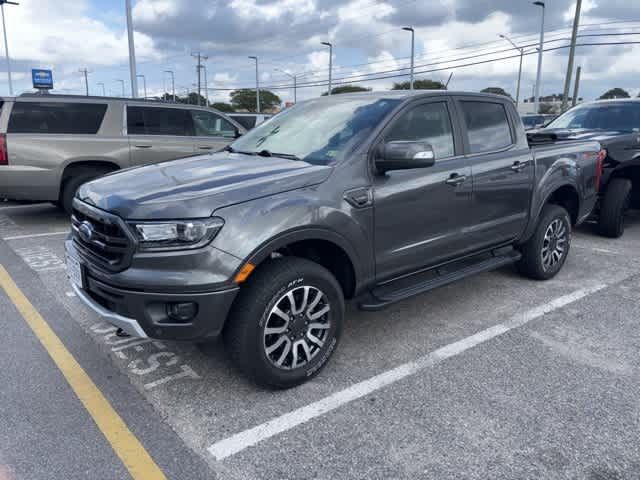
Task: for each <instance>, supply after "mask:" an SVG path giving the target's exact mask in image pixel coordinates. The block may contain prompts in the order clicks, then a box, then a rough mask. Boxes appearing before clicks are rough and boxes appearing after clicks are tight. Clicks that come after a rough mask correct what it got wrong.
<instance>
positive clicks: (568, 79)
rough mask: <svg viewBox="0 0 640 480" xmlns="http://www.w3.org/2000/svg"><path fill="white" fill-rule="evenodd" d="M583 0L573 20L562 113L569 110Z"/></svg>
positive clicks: (578, 2)
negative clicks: (568, 103)
mask: <svg viewBox="0 0 640 480" xmlns="http://www.w3.org/2000/svg"><path fill="white" fill-rule="evenodd" d="M581 7H582V0H577V1H576V15H575V17H574V18H573V32H571V48H570V49H569V63H568V65H567V76H566V77H565V79H564V95H562V106H561V107H560V113H563V112H564V111H565V110H566V109H567V102H568V100H569V99H568V97H569V88H571V74H572V73H573V59H574V56H575V53H576V39H577V37H578V25H579V24H580V8H581Z"/></svg>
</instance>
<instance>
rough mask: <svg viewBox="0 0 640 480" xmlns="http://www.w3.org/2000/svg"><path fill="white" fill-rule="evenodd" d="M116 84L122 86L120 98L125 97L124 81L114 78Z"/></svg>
mask: <svg viewBox="0 0 640 480" xmlns="http://www.w3.org/2000/svg"><path fill="white" fill-rule="evenodd" d="M116 82H120V85H122V97H123V98H124V97H126V94H125V93H124V80H121V79H119V78H116Z"/></svg>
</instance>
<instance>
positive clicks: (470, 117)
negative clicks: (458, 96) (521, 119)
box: [460, 100, 513, 154]
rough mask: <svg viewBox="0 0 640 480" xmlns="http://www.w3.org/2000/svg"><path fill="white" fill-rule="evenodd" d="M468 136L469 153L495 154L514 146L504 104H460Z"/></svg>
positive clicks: (468, 102)
mask: <svg viewBox="0 0 640 480" xmlns="http://www.w3.org/2000/svg"><path fill="white" fill-rule="evenodd" d="M460 107H461V109H462V116H463V118H464V121H465V124H466V127H467V135H468V138H469V153H472V154H473V153H485V152H495V151H497V150H502V149H505V148H507V147H509V146H511V145H512V144H513V138H512V136H511V127H510V125H509V120H508V118H507V111H506V109H505V108H504V105H503V104H502V103H494V102H476V101H467V100H464V101H462V102H460Z"/></svg>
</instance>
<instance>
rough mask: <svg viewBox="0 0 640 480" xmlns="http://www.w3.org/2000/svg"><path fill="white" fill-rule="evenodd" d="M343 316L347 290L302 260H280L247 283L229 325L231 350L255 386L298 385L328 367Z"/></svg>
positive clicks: (226, 333) (226, 336)
mask: <svg viewBox="0 0 640 480" xmlns="http://www.w3.org/2000/svg"><path fill="white" fill-rule="evenodd" d="M343 318H344V297H343V293H342V289H341V288H340V285H339V284H338V282H337V281H336V279H335V278H334V276H333V275H332V274H331V273H330V272H329V271H328V270H327V269H325V268H324V267H322V266H320V265H318V264H316V263H314V262H311V261H309V260H306V259H302V258H296V257H283V258H278V259H275V260H271V261H269V262H268V263H266V264H264V265H262V266H261V267H259V268H258V269H257V270H256V271H255V272H254V273H253V275H252V276H251V277H250V278H249V280H248V281H247V283H246V284H245V285H243V287H242V290H241V292H240V293H239V294H238V298H237V299H236V301H235V302H234V307H233V309H232V312H231V314H230V317H229V319H228V321H227V325H226V327H225V331H224V341H225V346H226V350H227V352H228V354H229V355H230V357H231V359H232V360H233V362H234V363H235V364H236V365H238V367H239V368H240V369H241V370H242V371H243V373H245V374H246V375H247V376H248V377H249V378H250V379H251V380H253V381H254V382H256V383H258V384H260V385H264V386H268V387H273V388H290V387H294V386H296V385H300V384H302V383H304V382H306V381H307V380H309V379H310V378H312V377H313V376H315V375H316V374H317V373H318V372H319V371H320V370H321V369H322V368H323V367H324V366H325V365H326V363H327V361H328V360H329V358H330V357H331V355H332V354H333V352H334V351H335V349H336V346H337V345H338V341H339V339H340V334H341V332H342V323H343Z"/></svg>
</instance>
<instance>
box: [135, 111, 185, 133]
mask: <svg viewBox="0 0 640 480" xmlns="http://www.w3.org/2000/svg"><path fill="white" fill-rule="evenodd" d="M127 133H128V134H129V135H164V136H177V137H186V136H193V122H192V120H191V115H190V113H189V110H184V109H180V108H162V107H135V106H129V107H127Z"/></svg>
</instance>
